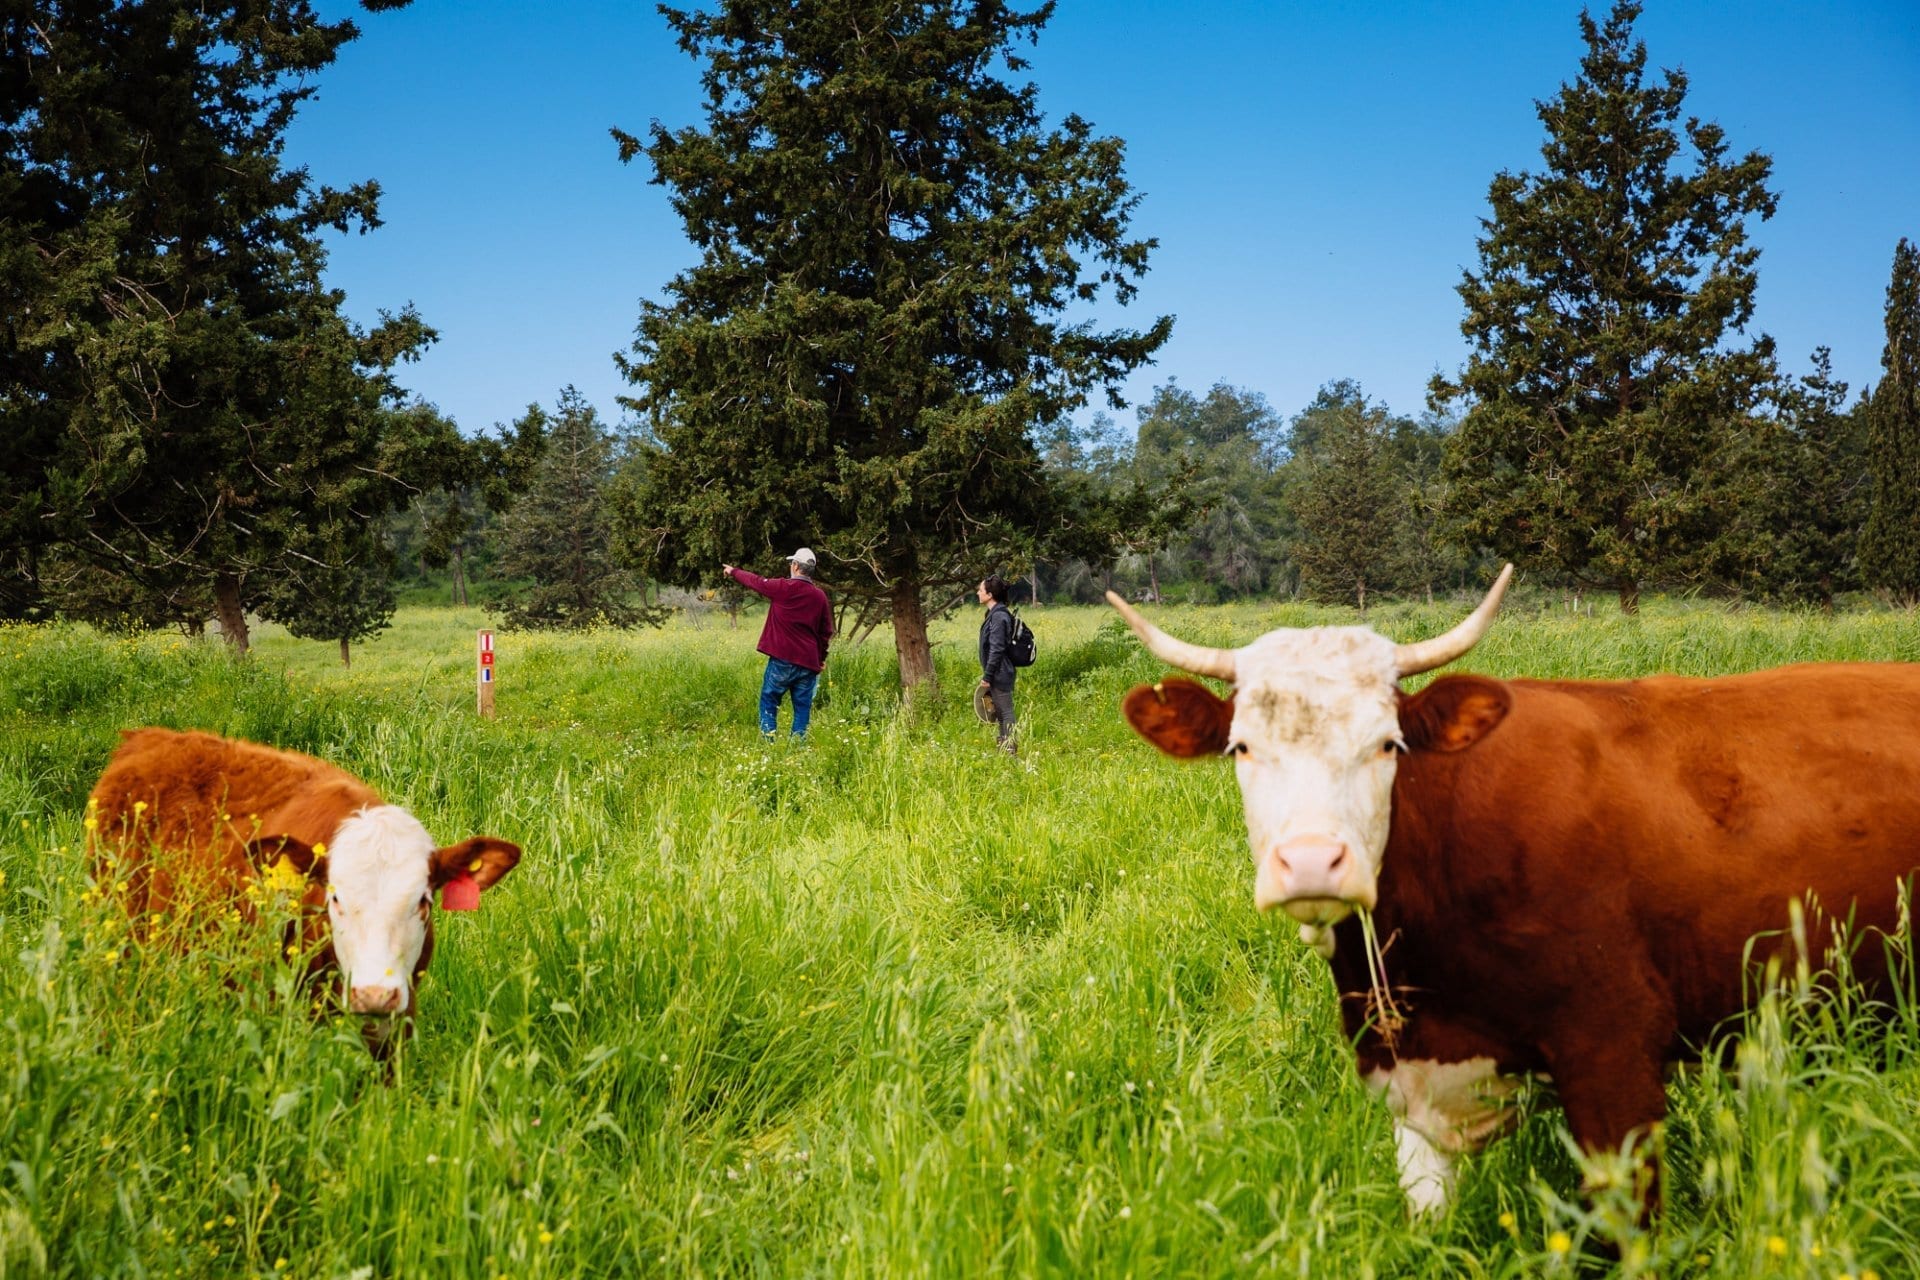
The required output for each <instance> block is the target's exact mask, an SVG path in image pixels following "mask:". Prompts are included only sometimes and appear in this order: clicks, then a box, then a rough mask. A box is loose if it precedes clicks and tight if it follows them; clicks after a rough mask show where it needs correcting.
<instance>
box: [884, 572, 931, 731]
mask: <svg viewBox="0 0 1920 1280" xmlns="http://www.w3.org/2000/svg"><path fill="white" fill-rule="evenodd" d="M893 649H894V652H895V653H896V654H898V655H899V658H900V693H901V695H902V697H903V698H904V699H905V701H907V702H908V703H909V704H912V703H919V702H924V701H930V700H932V699H934V698H937V697H939V696H940V682H939V681H938V680H936V679H935V678H934V674H933V649H932V647H931V646H929V645H928V644H927V615H926V612H925V611H924V610H923V609H921V607H920V584H919V583H918V582H916V581H914V580H912V579H905V580H903V581H901V582H897V583H895V584H894V587H893Z"/></svg>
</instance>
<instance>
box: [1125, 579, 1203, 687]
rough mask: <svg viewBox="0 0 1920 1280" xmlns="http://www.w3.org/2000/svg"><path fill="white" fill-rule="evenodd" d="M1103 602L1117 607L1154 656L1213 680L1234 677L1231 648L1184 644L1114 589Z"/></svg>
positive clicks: (1183, 641)
mask: <svg viewBox="0 0 1920 1280" xmlns="http://www.w3.org/2000/svg"><path fill="white" fill-rule="evenodd" d="M1107 603H1108V604H1110V605H1112V606H1113V607H1114V608H1116V609H1118V610H1119V611H1120V616H1121V617H1123V618H1125V619H1126V620H1127V625H1128V626H1130V627H1132V628H1133V633H1134V634H1135V635H1137V636H1139V637H1140V640H1141V642H1142V643H1143V644H1145V645H1146V646H1147V648H1148V649H1149V650H1150V651H1152V653H1153V655H1154V656H1155V657H1156V658H1159V659H1160V660H1161V661H1162V662H1167V663H1170V664H1172V665H1173V666H1176V667H1178V668H1180V669H1181V670H1182V671H1191V672H1193V674H1195V675H1197V676H1212V677H1213V678H1214V679H1216V680H1232V679H1233V678H1234V652H1235V651H1234V650H1232V649H1213V648H1209V647H1208V646H1206V645H1202V644H1188V643H1187V642H1186V641H1185V640H1175V639H1174V638H1173V637H1172V636H1170V635H1168V634H1167V633H1166V632H1164V631H1162V630H1161V629H1160V628H1158V627H1156V626H1154V625H1153V624H1152V623H1151V622H1148V621H1147V620H1146V619H1145V618H1143V617H1141V616H1140V611H1139V610H1138V609H1135V608H1134V607H1133V606H1132V605H1130V604H1128V603H1127V602H1126V601H1125V600H1122V599H1121V598H1120V597H1119V596H1118V595H1117V594H1116V593H1114V592H1112V591H1109V592H1107Z"/></svg>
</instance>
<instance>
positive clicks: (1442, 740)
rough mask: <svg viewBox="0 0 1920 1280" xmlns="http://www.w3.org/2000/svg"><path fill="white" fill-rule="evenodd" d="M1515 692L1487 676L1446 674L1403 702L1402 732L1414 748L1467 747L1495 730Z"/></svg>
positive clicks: (1401, 715)
mask: <svg viewBox="0 0 1920 1280" xmlns="http://www.w3.org/2000/svg"><path fill="white" fill-rule="evenodd" d="M1512 706H1513V694H1512V693H1510V692H1509V691H1508V689H1507V686H1506V685H1504V684H1502V683H1500V681H1498V680H1489V679H1487V678H1486V677H1484V676H1446V677H1443V678H1442V679H1439V680H1435V681H1434V682H1433V683H1432V684H1430V685H1428V686H1427V687H1426V688H1424V689H1422V690H1421V691H1420V692H1419V693H1416V694H1414V695H1413V696H1412V697H1411V698H1407V699H1405V700H1404V701H1402V702H1401V704H1400V732H1401V733H1402V734H1404V735H1405V736H1406V739H1407V746H1408V747H1409V748H1410V749H1412V750H1414V751H1465V750H1466V749H1467V748H1468V747H1470V746H1472V745H1473V744H1474V743H1476V742H1478V741H1480V739H1482V738H1484V737H1486V736H1487V735H1488V734H1489V733H1492V732H1493V731H1494V729H1495V728H1496V727H1497V726H1498V725H1499V723H1500V722H1501V721H1502V720H1504V719H1505V718H1506V715H1507V712H1508V711H1509V710H1510V709H1511V708H1512Z"/></svg>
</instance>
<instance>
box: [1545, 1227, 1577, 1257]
mask: <svg viewBox="0 0 1920 1280" xmlns="http://www.w3.org/2000/svg"><path fill="white" fill-rule="evenodd" d="M1547 1248H1549V1249H1551V1250H1553V1251H1554V1252H1555V1253H1565V1252H1566V1251H1567V1250H1569V1249H1571V1248H1573V1237H1572V1236H1569V1235H1568V1234H1567V1233H1566V1232H1564V1231H1556V1232H1554V1233H1553V1234H1552V1235H1550V1236H1548V1237H1547Z"/></svg>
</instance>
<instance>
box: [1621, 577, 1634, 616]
mask: <svg viewBox="0 0 1920 1280" xmlns="http://www.w3.org/2000/svg"><path fill="white" fill-rule="evenodd" d="M1617 586H1618V589H1619V592H1620V612H1622V613H1624V614H1626V615H1627V616H1628V617H1629V618H1631V617H1632V616H1633V615H1634V614H1636V613H1639V612H1640V584H1639V583H1637V582H1635V581H1633V580H1632V579H1630V578H1622V579H1621V580H1620V581H1619V583H1618V584H1617Z"/></svg>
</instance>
